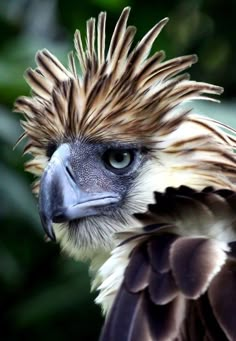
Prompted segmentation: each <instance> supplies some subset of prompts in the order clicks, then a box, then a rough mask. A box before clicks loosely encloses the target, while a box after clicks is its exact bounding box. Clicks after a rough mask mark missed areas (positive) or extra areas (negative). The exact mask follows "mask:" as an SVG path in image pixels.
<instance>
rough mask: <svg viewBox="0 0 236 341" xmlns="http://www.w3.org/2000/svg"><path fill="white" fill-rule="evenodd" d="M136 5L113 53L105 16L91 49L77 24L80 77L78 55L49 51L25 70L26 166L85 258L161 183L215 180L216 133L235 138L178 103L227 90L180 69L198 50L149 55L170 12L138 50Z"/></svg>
mask: <svg viewBox="0 0 236 341" xmlns="http://www.w3.org/2000/svg"><path fill="white" fill-rule="evenodd" d="M129 11H130V9H129V8H125V9H124V10H123V12H122V14H121V16H120V18H119V20H118V22H117V24H116V27H115V30H114V33H113V35H112V38H111V41H110V44H109V48H108V52H107V53H105V21H106V14H105V13H101V14H100V15H99V17H98V23H97V30H96V27H95V19H90V20H89V21H88V22H87V37H86V47H85V48H84V47H83V43H82V39H81V36H80V32H79V31H76V33H75V48H76V52H77V56H78V60H79V64H80V69H81V74H80V75H78V74H77V71H76V62H75V58H74V56H73V54H70V55H69V69H66V68H65V67H64V66H63V65H62V64H61V63H60V62H59V61H58V60H57V59H56V58H55V57H54V56H53V55H52V54H50V53H49V52H48V51H47V50H43V51H39V52H38V53H37V56H36V62H37V68H36V69H35V70H32V69H29V70H27V72H26V80H27V82H28V83H29V85H30V86H31V88H32V91H33V94H32V97H20V98H18V100H17V101H16V105H15V110H16V111H18V112H22V113H23V114H24V116H25V120H24V121H22V126H23V128H24V134H23V137H27V139H28V143H27V145H26V147H25V152H26V153H30V154H31V155H32V156H33V158H32V160H30V161H29V162H28V163H27V164H26V169H27V170H29V171H30V172H32V173H33V174H35V175H37V176H38V180H37V181H36V182H35V185H34V190H35V192H36V193H37V194H38V195H39V212H40V216H41V221H42V225H43V227H44V229H45V232H46V233H47V235H48V236H49V237H50V238H51V239H54V238H56V239H58V240H59V241H60V242H61V244H62V247H63V248H64V249H66V250H67V251H68V252H69V253H71V254H73V255H76V256H78V257H80V258H83V257H92V255H94V253H96V252H98V251H99V250H102V249H103V250H109V249H110V248H111V247H112V246H113V242H114V240H113V237H112V236H113V235H114V233H115V232H118V231H120V230H121V229H123V228H124V227H129V226H135V224H136V223H134V219H135V218H134V217H133V214H134V213H137V212H142V211H144V210H145V208H146V205H147V204H148V203H149V202H151V201H152V197H153V194H152V193H153V191H154V190H162V189H164V188H165V187H167V186H168V185H172V186H174V185H180V184H182V183H185V184H187V185H192V186H194V187H197V186H198V185H199V183H200V182H199V183H198V181H200V180H199V174H201V176H202V178H201V179H204V180H201V187H204V186H205V185H209V184H212V183H209V174H208V173H207V174H206V175H205V178H204V175H203V170H204V169H205V171H206V166H205V165H206V158H205V154H204V151H205V150H204V148H206V145H207V146H208V147H209V146H210V144H209V143H210V142H209V134H210V133H209V132H210V131H211V133H212V132H213V133H214V134H215V136H216V138H215V140H214V145H216V144H219V146H220V145H221V144H223V141H224V142H225V144H226V143H228V144H229V145H230V140H229V139H228V135H227V136H226V135H224V136H223V135H222V134H220V133H219V132H218V130H217V129H216V128H215V127H212V125H211V124H210V123H209V124H206V123H205V127H204V124H201V121H200V120H199V121H198V119H197V118H194V117H192V116H191V115H190V114H189V112H188V111H187V110H186V109H182V108H181V105H182V103H183V102H185V101H186V100H191V99H196V98H197V99H198V98H202V97H204V96H203V95H204V94H219V93H221V91H222V89H221V88H219V87H217V86H213V85H209V84H206V83H197V82H194V81H190V80H189V79H188V76H187V75H186V74H180V75H179V73H180V72H181V71H183V70H185V69H186V68H188V67H190V66H191V65H192V64H193V63H195V62H196V60H197V58H196V56H194V55H190V56H184V57H179V58H175V59H171V60H169V61H164V62H163V59H164V52H163V51H158V52H156V53H155V54H154V55H152V56H150V57H148V55H149V52H150V50H151V47H152V44H153V42H154V40H155V39H156V37H157V36H158V34H159V33H160V31H161V29H162V28H163V26H164V25H165V24H166V23H167V21H168V20H167V19H163V20H162V21H160V22H159V23H158V24H156V25H155V26H154V27H153V28H152V29H151V30H150V31H149V32H148V33H147V34H146V35H145V36H144V37H143V39H142V40H141V41H140V42H139V43H138V44H137V46H136V47H135V48H134V49H133V50H131V44H132V41H133V38H134V35H135V31H136V29H135V27H133V26H128V27H127V25H126V24H127V19H128V15H129ZM95 31H97V33H95ZM199 122H200V123H199ZM197 126H198V128H199V131H200V133H197V134H196V127H197ZM200 126H201V127H200ZM183 129H184V130H183ZM183 131H185V133H186V137H185V138H183ZM213 133H212V135H214V134H213ZM227 139H228V140H227ZM227 141H228V142H227ZM215 142H216V143H215ZM196 146H198V147H199V146H200V147H201V157H202V159H201V162H200V161H199V159H198V157H197V156H196V153H194V152H195V151H196ZM212 146H213V144H212ZM227 148H228V147H227ZM219 150H221V149H220V147H219ZM214 153H215V151H213V150H212V154H211V155H213V154H214ZM224 153H225V155H226V154H227V151H224ZM214 155H215V154H214ZM214 157H215V158H217V155H215V156H214ZM225 158H226V156H225ZM186 160H187V161H186ZM218 162H220V161H219V160H218ZM225 163H226V162H225ZM228 163H229V161H228ZM212 164H213V162H212ZM190 166H192V167H195V171H194V172H190V171H189V167H190ZM212 167H213V166H212ZM214 167H216V163H214ZM208 168H209V167H208ZM229 168H230V166H229ZM229 172H230V170H229ZM187 178H189V179H191V181H192V182H191V181H186V179H187ZM224 179H225V177H224ZM217 181H218V182H219V181H220V180H219V178H217V176H212V182H215V183H217ZM225 181H226V180H225ZM186 182H187V183H186ZM189 182H191V183H189ZM213 184H214V183H213ZM199 186H200V185H199Z"/></svg>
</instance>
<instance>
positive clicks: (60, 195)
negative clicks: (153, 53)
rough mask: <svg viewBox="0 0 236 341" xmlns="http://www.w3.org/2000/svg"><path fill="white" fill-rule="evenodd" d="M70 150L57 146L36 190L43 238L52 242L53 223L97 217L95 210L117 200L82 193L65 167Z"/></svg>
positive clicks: (101, 194)
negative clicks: (46, 237)
mask: <svg viewBox="0 0 236 341" xmlns="http://www.w3.org/2000/svg"><path fill="white" fill-rule="evenodd" d="M69 155H70V150H69V146H68V145H67V144H63V145H61V146H60V147H59V148H58V149H57V150H56V152H55V153H54V154H53V156H52V158H51V160H50V161H49V163H48V166H47V168H46V169H45V171H44V173H43V175H42V178H41V182H40V190H39V214H40V218H41V223H42V226H43V228H44V231H45V233H46V234H47V236H48V237H49V238H50V239H51V240H53V241H55V240H56V236H55V233H54V231H53V225H52V224H53V223H62V222H68V221H71V220H74V219H79V218H83V217H88V216H92V215H97V214H98V213H99V212H98V208H101V207H102V206H107V205H110V204H114V203H117V202H118V201H119V197H118V196H117V195H116V194H115V193H109V192H84V191H83V190H81V189H80V188H79V186H78V184H76V182H75V179H74V177H73V174H72V172H71V170H70V166H69Z"/></svg>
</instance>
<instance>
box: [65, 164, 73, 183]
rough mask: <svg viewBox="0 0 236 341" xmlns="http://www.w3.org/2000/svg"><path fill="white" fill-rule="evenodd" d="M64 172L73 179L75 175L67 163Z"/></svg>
mask: <svg viewBox="0 0 236 341" xmlns="http://www.w3.org/2000/svg"><path fill="white" fill-rule="evenodd" d="M66 172H67V174H68V175H69V176H70V178H71V179H72V180H73V181H75V175H74V172H73V170H72V168H71V167H70V166H69V165H66Z"/></svg>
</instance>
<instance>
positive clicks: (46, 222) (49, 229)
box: [41, 215, 56, 242]
mask: <svg viewBox="0 0 236 341" xmlns="http://www.w3.org/2000/svg"><path fill="white" fill-rule="evenodd" d="M41 223H42V226H43V229H44V232H45V233H46V236H47V237H48V238H49V240H50V241H52V242H56V235H55V232H54V230H53V226H52V221H51V219H46V218H45V217H42V215H41Z"/></svg>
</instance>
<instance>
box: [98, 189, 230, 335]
mask: <svg viewBox="0 0 236 341" xmlns="http://www.w3.org/2000/svg"><path fill="white" fill-rule="evenodd" d="M235 198H236V194H235V193H234V192H232V191H229V190H218V191H214V190H213V188H211V187H208V188H206V189H204V190H203V191H202V192H197V191H194V190H192V189H190V188H187V187H185V186H181V187H180V188H177V189H175V188H168V189H167V190H166V192H165V193H156V202H157V203H156V204H154V205H150V207H149V211H148V212H147V213H146V214H144V215H140V214H139V215H137V217H139V218H140V220H141V221H145V219H146V220H147V221H151V220H152V221H153V222H154V224H151V225H149V226H148V227H146V228H144V229H143V231H142V233H140V235H141V236H140V235H135V233H133V235H132V233H131V236H130V237H129V238H127V239H126V241H123V243H122V247H124V245H127V247H129V244H130V243H132V245H134V240H135V239H136V240H137V244H136V246H135V247H134V248H133V249H131V252H130V257H129V264H128V266H127V268H126V270H125V273H124V279H123V283H122V285H121V287H120V289H119V292H118V294H117V296H116V298H115V301H114V303H113V306H112V308H111V310H110V312H109V314H108V316H107V319H106V322H105V324H104V327H103V331H102V334H101V338H100V341H111V340H112V341H116V340H117V341H118V340H119V341H121V340H122V341H134V340H135V341H143V340H145V341H149V340H150V341H151V340H153V341H154V340H157V341H159V340H161V341H171V340H179V341H180V340H182V341H183V340H186V341H187V340H191V341H195V340H196V341H197V340H198V341H199V340H206V341H207V340H209V341H210V340H211V341H215V340H222V341H224V340H236V241H234V240H232V241H231V242H229V243H228V245H227V243H224V242H222V243H221V242H220V241H219V240H217V239H215V238H210V237H209V236H207V235H200V236H199V235H198V236H197V235H194V234H193V235H189V236H181V235H180V229H179V226H180V225H181V224H182V225H185V224H186V223H187V224H189V223H190V222H191V219H195V222H197V224H198V223H201V224H202V225H203V226H202V231H204V228H205V229H206V228H208V229H211V228H214V226H215V225H214V224H216V223H217V222H218V223H220V224H222V228H224V224H226V227H227V229H228V228H229V227H230V228H232V231H233V232H234V233H235V220H236V210H235V209H236V200H235ZM160 217H161V218H160ZM190 218H191V219H190ZM160 220H161V221H162V224H155V222H157V223H159V221H160ZM164 220H166V224H165V221H164ZM204 224H205V225H204ZM209 224H212V225H209ZM191 227H192V226H191ZM191 227H190V228H191ZM205 232H206V230H205ZM234 235H235V234H234ZM124 236H125V234H124ZM126 237H127V235H126ZM222 245H223V246H222Z"/></svg>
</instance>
